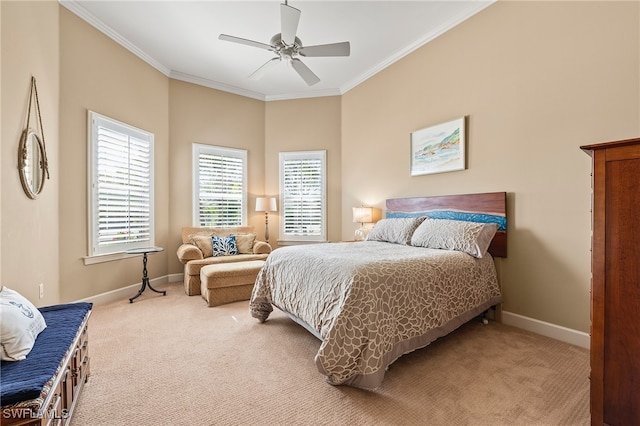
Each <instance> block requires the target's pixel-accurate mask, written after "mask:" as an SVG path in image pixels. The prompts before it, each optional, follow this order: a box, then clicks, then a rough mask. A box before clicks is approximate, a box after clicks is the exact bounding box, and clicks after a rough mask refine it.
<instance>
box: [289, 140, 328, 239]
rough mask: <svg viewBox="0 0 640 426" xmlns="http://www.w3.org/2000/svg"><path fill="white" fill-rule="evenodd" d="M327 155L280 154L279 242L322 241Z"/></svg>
mask: <svg viewBox="0 0 640 426" xmlns="http://www.w3.org/2000/svg"><path fill="white" fill-rule="evenodd" d="M325 174H326V151H303V152H281V153H280V199H281V205H282V211H281V212H280V221H281V224H280V229H281V236H280V238H281V239H282V240H285V241H286V240H289V241H325V240H326V229H325V228H326V226H325V222H326V221H325V199H326V197H325V191H326V190H325V186H326V185H325Z"/></svg>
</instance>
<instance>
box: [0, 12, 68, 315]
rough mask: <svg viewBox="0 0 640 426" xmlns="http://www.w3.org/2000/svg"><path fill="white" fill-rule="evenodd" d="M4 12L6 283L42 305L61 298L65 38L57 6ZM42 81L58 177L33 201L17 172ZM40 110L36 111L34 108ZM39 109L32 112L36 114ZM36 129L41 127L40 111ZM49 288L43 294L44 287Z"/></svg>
mask: <svg viewBox="0 0 640 426" xmlns="http://www.w3.org/2000/svg"><path fill="white" fill-rule="evenodd" d="M0 9H1V10H2V16H1V20H2V24H1V25H2V26H1V32H2V71H1V77H0V78H1V85H2V107H1V109H2V118H1V122H2V128H1V129H2V130H1V131H2V133H1V138H2V145H1V148H0V151H1V154H0V159H1V162H2V165H1V167H0V171H1V173H2V174H1V176H2V194H1V195H2V197H1V198H2V200H1V203H2V215H1V226H0V229H1V232H2V233H1V236H2V242H1V246H2V248H1V252H2V258H1V259H0V263H1V267H0V271H1V272H2V275H1V276H0V283H1V284H3V285H6V286H7V287H9V288H13V289H14V290H17V291H19V292H21V293H22V294H24V295H25V297H27V298H29V299H30V300H31V301H32V302H33V303H34V304H35V305H36V306H44V305H48V304H52V303H56V302H57V301H58V300H59V293H60V292H61V291H62V290H61V287H60V285H59V280H58V271H59V256H58V193H59V190H58V189H59V187H60V182H61V180H60V170H61V167H60V160H59V140H60V139H59V138H58V128H59V124H58V123H59V120H58V118H59V117H58V101H59V85H58V80H59V59H58V58H59V47H58V46H59V43H58V33H59V31H58V29H59V25H58V3H57V2H56V1H44V2H35V1H34V2H28V1H23V2H6V1H3V2H0ZM32 75H33V76H34V77H35V78H36V81H37V88H38V97H39V102H40V111H41V114H42V122H43V123H42V128H43V133H44V140H45V144H46V149H47V157H48V160H49V170H50V172H51V179H50V180H47V181H46V182H45V184H44V190H43V193H42V194H41V195H40V197H39V198H37V199H36V200H31V199H29V198H27V196H26V195H25V194H24V192H23V191H22V186H21V184H20V178H19V175H18V171H17V158H18V142H19V139H20V134H21V133H22V130H23V129H24V127H25V126H26V116H27V107H28V101H29V88H30V84H31V76H32ZM33 111H35V109H34V110H33ZM33 111H32V112H33ZM30 127H31V128H34V129H37V128H38V126H37V115H32V116H31V119H30ZM40 283H43V284H44V286H45V292H44V298H42V299H39V292H38V285H39V284H40Z"/></svg>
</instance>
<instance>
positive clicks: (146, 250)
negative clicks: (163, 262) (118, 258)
mask: <svg viewBox="0 0 640 426" xmlns="http://www.w3.org/2000/svg"><path fill="white" fill-rule="evenodd" d="M163 250H164V249H163V248H162V247H142V248H136V249H130V250H127V251H125V253H127V254H141V255H142V285H141V286H140V290H138V294H136V295H135V296H133V297H132V298H130V299H129V303H133V301H134V300H135V299H137V298H138V297H139V296H140V295H141V294H142V292H143V291H144V289H145V288H147V287H149V289H150V290H151V291H155V292H156V293H162V295H163V296H166V295H167V291H166V290H162V291H160V290H156V289H155V288H153V287H151V283H150V282H149V276H148V275H147V254H149V253H158V252H160V251H163Z"/></svg>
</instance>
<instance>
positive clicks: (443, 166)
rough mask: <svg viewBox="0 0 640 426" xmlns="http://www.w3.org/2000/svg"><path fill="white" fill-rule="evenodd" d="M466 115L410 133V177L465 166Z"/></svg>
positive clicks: (462, 168)
mask: <svg viewBox="0 0 640 426" xmlns="http://www.w3.org/2000/svg"><path fill="white" fill-rule="evenodd" d="M465 121H466V120H465V117H461V118H458V119H455V120H451V121H447V122H446V123H441V124H436V125H435V126H431V127H426V128H424V129H420V130H416V131H415V132H413V133H411V176H418V175H427V174H432V173H444V172H453V171H456V170H464V169H466V168H467V167H466V164H467V163H466V149H465V147H466V126H465Z"/></svg>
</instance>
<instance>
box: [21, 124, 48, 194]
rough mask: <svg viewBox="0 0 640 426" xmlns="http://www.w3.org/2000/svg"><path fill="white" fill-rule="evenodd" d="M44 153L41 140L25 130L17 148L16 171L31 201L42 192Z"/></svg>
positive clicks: (44, 173) (44, 167)
mask: <svg viewBox="0 0 640 426" xmlns="http://www.w3.org/2000/svg"><path fill="white" fill-rule="evenodd" d="M46 167H47V166H46V153H45V150H44V144H43V143H42V139H40V137H39V136H38V135H37V134H36V133H35V132H33V131H31V130H29V129H25V130H24V131H23V132H22V136H21V137H20V145H19V147H18V170H19V172H20V182H21V183H22V188H23V189H24V192H25V194H27V196H28V197H29V198H31V199H33V200H35V199H36V198H37V197H38V195H39V194H40V193H41V192H42V187H43V186H44V180H45V176H46V173H47V170H46Z"/></svg>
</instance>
